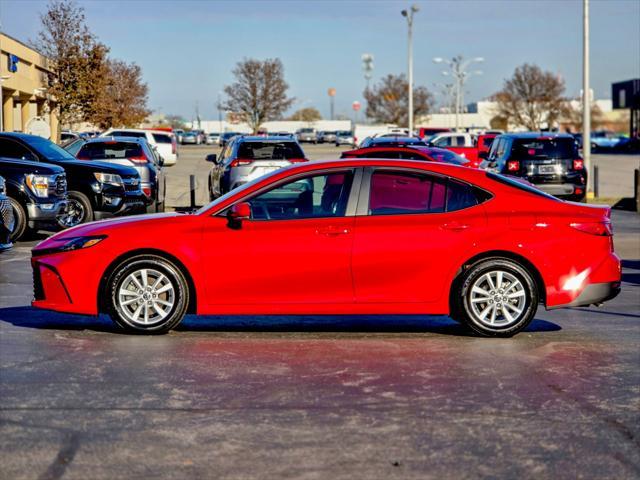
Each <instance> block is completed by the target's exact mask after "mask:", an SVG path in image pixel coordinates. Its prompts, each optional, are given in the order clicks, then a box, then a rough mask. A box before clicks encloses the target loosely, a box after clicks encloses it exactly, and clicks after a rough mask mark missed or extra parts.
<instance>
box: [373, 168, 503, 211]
mask: <svg viewBox="0 0 640 480" xmlns="http://www.w3.org/2000/svg"><path fill="white" fill-rule="evenodd" d="M479 197H482V199H480V198H479ZM488 198H490V197H487V196H483V195H481V194H480V191H479V189H477V188H475V187H473V186H472V185H469V184H466V183H463V182H459V181H457V180H454V179H452V178H445V177H438V176H435V175H429V174H423V173H417V172H415V173H414V172H388V171H378V172H374V173H373V175H372V176H371V184H370V189H369V215H398V214H408V213H443V212H445V211H446V212H454V211H456V210H462V209H464V208H469V207H472V206H474V205H477V204H478V203H481V201H486V200H487V199H488Z"/></svg>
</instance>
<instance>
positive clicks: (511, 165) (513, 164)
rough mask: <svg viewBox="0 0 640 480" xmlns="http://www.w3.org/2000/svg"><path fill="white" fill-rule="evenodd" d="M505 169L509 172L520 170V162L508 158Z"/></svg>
mask: <svg viewBox="0 0 640 480" xmlns="http://www.w3.org/2000/svg"><path fill="white" fill-rule="evenodd" d="M507 170H509V171H510V172H517V171H518V170H520V162H519V161H517V160H509V161H508V162H507Z"/></svg>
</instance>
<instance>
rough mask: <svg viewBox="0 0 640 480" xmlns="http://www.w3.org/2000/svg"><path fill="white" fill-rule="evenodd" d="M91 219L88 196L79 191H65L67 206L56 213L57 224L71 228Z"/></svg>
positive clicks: (91, 212) (91, 211) (91, 209)
mask: <svg viewBox="0 0 640 480" xmlns="http://www.w3.org/2000/svg"><path fill="white" fill-rule="evenodd" d="M92 220H93V207H92V206H91V201H90V200H89V198H88V197H87V196H86V195H85V194H84V193H81V192H74V191H70V192H68V193H67V208H66V209H65V211H64V212H63V213H61V214H60V215H58V217H57V221H58V225H60V226H61V227H62V228H71V227H75V226H76V225H80V224H81V223H85V222H90V221H92Z"/></svg>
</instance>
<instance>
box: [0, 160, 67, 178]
mask: <svg viewBox="0 0 640 480" xmlns="http://www.w3.org/2000/svg"><path fill="white" fill-rule="evenodd" d="M5 169H6V170H18V171H21V172H24V173H41V174H43V175H53V174H59V173H64V169H63V168H62V167H59V166H57V165H52V164H50V163H41V162H31V161H29V160H17V159H14V158H4V157H2V158H0V174H1V173H2V171H3V170H5Z"/></svg>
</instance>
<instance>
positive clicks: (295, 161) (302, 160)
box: [289, 158, 309, 163]
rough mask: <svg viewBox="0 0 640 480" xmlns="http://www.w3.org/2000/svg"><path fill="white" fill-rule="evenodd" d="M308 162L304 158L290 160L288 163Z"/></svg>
mask: <svg viewBox="0 0 640 480" xmlns="http://www.w3.org/2000/svg"><path fill="white" fill-rule="evenodd" d="M308 161H309V160H308V159H306V158H290V159H289V162H291V163H303V162H308Z"/></svg>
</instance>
